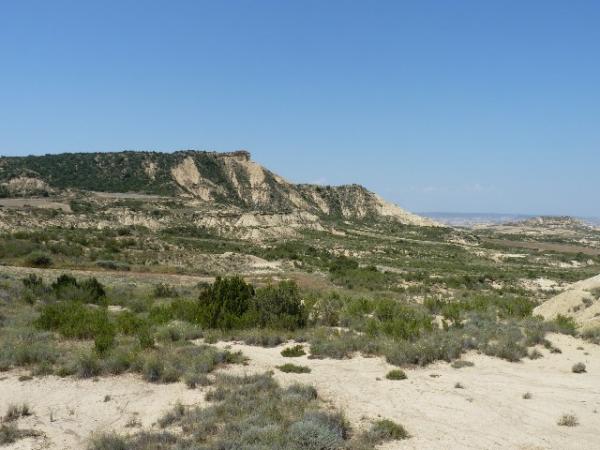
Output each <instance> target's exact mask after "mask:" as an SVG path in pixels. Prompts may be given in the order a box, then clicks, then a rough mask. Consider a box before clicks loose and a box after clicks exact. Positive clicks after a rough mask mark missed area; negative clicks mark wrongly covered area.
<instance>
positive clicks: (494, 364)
mask: <svg viewBox="0 0 600 450" xmlns="http://www.w3.org/2000/svg"><path fill="white" fill-rule="evenodd" d="M551 340H552V341H553V342H554V343H555V345H556V346H558V347H559V348H560V349H562V354H550V353H548V352H547V351H546V350H544V349H540V351H541V352H542V353H543V354H544V357H543V358H540V359H537V360H533V361H532V360H525V361H523V362H521V363H509V362H506V361H502V360H499V359H495V358H490V357H487V356H484V355H477V354H475V353H472V354H469V355H467V357H466V358H465V359H467V360H470V361H473V362H474V363H475V366H474V367H467V368H463V369H453V368H451V367H450V365H449V364H446V363H438V364H435V365H432V366H429V367H427V368H416V369H410V370H406V372H407V375H408V379H407V380H403V381H390V380H386V379H385V374H386V373H387V371H388V370H390V369H391V368H392V366H390V365H389V364H387V363H386V362H385V361H384V360H382V359H381V358H363V357H355V358H353V359H348V360H341V361H340V360H331V359H325V360H316V359H308V358H307V357H300V358H283V357H282V356H281V355H280V351H281V349H282V347H278V348H272V349H265V348H261V347H250V346H247V345H241V344H234V345H232V347H233V348H234V349H235V350H242V351H243V352H244V353H245V354H246V355H247V356H249V357H250V362H249V365H248V366H230V367H228V368H227V369H223V370H225V371H227V372H228V373H237V374H241V373H254V372H263V371H265V370H274V371H275V377H276V378H277V379H278V380H279V381H280V382H281V383H282V384H284V385H285V384H289V383H291V382H295V381H299V382H304V383H309V384H313V385H314V386H316V387H317V389H318V391H319V393H320V395H321V398H322V399H324V400H325V401H326V402H327V403H329V404H331V405H334V406H336V407H339V408H342V409H343V410H344V411H345V412H346V414H347V416H348V418H349V419H350V420H351V421H352V422H353V423H354V424H355V426H357V427H359V428H361V427H364V426H367V425H368V424H369V423H370V421H371V420H372V419H375V418H378V417H382V418H389V419H392V420H395V421H397V422H399V423H402V424H403V425H404V426H405V427H406V428H407V429H408V431H409V432H410V433H411V434H412V436H413V437H412V438H411V439H409V440H406V441H401V442H393V443H389V444H386V445H385V446H384V447H382V448H383V449H386V450H390V449H442V448H444V449H500V448H502V449H506V448H508V449H527V450H533V449H593V448H600V433H598V430H599V429H600V414H599V413H598V411H599V410H600V346H596V345H593V344H588V343H583V342H582V341H581V340H578V339H575V338H572V337H569V336H562V335H554V336H551ZM219 346H221V347H226V346H228V344H226V343H220V344H219ZM578 347H579V348H578ZM581 348H583V349H581ZM580 361H581V362H584V363H585V364H586V365H587V373H583V374H574V373H572V372H571V367H572V365H573V364H574V363H576V362H580ZM285 362H294V363H296V364H302V365H307V366H309V367H311V369H312V372H311V373H310V374H284V373H282V372H280V371H278V370H277V369H275V366H277V365H280V364H283V363H285ZM21 373H22V372H17V371H12V372H7V373H4V374H0V412H1V413H2V414H3V413H4V412H5V411H6V408H7V407H8V405H9V404H13V403H14V404H20V403H22V402H27V403H29V405H30V406H31V407H32V409H33V411H34V415H33V416H32V417H29V418H25V419H21V420H20V421H19V426H20V427H21V428H32V429H36V430H38V431H42V432H43V433H44V434H45V438H43V439H40V438H38V439H31V438H30V439H25V440H22V441H18V442H17V443H16V444H13V445H11V446H8V447H6V448H7V449H10V450H16V449H19V450H25V449H41V448H44V449H57V450H58V449H80V448H84V447H85V441H86V439H87V438H88V436H89V435H90V433H93V432H102V431H110V430H114V431H119V432H132V431H135V430H137V429H139V428H137V427H136V428H127V427H126V425H127V423H128V422H129V421H130V420H131V418H132V417H137V418H138V420H139V421H140V422H141V424H142V426H144V427H146V428H147V427H151V426H152V424H153V423H154V422H155V421H156V420H157V419H158V418H159V417H160V416H161V415H162V414H164V412H166V411H167V410H169V409H170V408H171V407H172V406H173V405H174V404H176V403H177V402H178V401H181V402H182V403H183V404H185V405H191V404H203V400H202V399H203V396H204V392H203V391H202V390H189V389H187V388H186V387H185V386H184V385H183V384H181V383H177V384H171V385H154V384H148V383H145V382H143V381H142V380H141V379H140V378H139V377H137V376H134V375H125V376H118V377H109V378H100V379H99V380H98V381H93V380H75V379H61V378H57V377H53V376H52V377H45V378H35V379H34V380H31V381H19V379H18V375H19V374H21ZM456 383H461V384H462V385H463V386H464V389H457V388H455V387H454V386H455V384H456ZM525 392H530V393H531V394H532V398H531V399H529V400H526V399H523V398H522V395H523V394H524V393H525ZM106 395H110V396H111V399H110V401H107V402H105V401H104V398H105V396H106ZM565 413H569V414H575V415H576V416H577V418H578V419H579V422H580V425H579V426H577V427H573V428H569V427H560V426H558V425H557V423H556V422H557V420H558V419H559V417H560V416H561V415H562V414H565ZM51 418H52V420H51Z"/></svg>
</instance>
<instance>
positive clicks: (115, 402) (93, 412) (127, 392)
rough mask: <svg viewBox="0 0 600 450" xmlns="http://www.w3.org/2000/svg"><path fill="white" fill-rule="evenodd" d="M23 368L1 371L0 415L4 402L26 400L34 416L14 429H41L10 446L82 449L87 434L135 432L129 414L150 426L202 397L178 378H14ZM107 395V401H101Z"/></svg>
mask: <svg viewBox="0 0 600 450" xmlns="http://www.w3.org/2000/svg"><path fill="white" fill-rule="evenodd" d="M22 373H23V372H17V371H11V372H7V373H3V374H0V375H1V376H0V414H1V415H4V413H5V412H6V409H7V408H8V405H10V404H16V405H20V404H22V403H23V402H26V403H27V404H29V405H30V407H31V409H32V411H33V415H32V416H30V417H26V418H22V419H20V420H19V421H18V422H17V423H18V426H19V428H22V429H26V428H28V429H34V430H37V431H41V432H43V433H44V436H43V437H41V438H27V439H23V440H20V441H17V442H16V443H14V444H11V445H9V446H7V447H3V448H6V449H10V450H26V449H27V450H29V449H55V450H63V449H83V448H85V447H86V442H87V440H88V438H89V437H90V435H91V433H101V432H109V431H117V432H125V433H127V432H135V431H136V430H138V429H139V426H135V427H128V426H127V424H128V422H130V421H131V420H132V418H133V419H136V420H137V421H139V423H140V425H141V426H143V427H150V426H151V425H152V424H153V423H154V422H155V421H156V420H157V419H158V418H160V417H161V416H162V415H163V414H164V413H165V412H166V411H168V410H169V409H171V408H172V407H173V406H174V405H175V404H176V403H177V402H178V401H181V403H182V404H184V405H190V404H199V403H202V402H203V397H204V392H203V391H201V390H190V389H188V388H187V387H186V386H185V385H184V384H183V383H175V384H167V385H157V384H150V383H146V382H144V381H143V380H142V379H141V378H140V377H138V376H134V375H122V376H118V377H107V378H99V379H98V380H97V381H93V380H77V379H73V378H59V377H55V376H50V377H44V378H34V379H33V380H30V381H19V375H21V374H22ZM106 395H110V400H108V401H105V397H106Z"/></svg>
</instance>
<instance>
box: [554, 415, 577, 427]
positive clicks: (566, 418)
mask: <svg viewBox="0 0 600 450" xmlns="http://www.w3.org/2000/svg"><path fill="white" fill-rule="evenodd" d="M557 424H558V425H559V426H561V427H576V426H577V425H579V420H578V419H577V417H576V416H575V415H573V414H563V415H562V416H561V417H560V418H559V419H558V422H557Z"/></svg>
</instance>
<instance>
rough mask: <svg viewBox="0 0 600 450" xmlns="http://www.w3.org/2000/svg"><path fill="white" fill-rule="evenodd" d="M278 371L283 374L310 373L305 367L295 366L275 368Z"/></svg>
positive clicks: (288, 365) (286, 365)
mask: <svg viewBox="0 0 600 450" xmlns="http://www.w3.org/2000/svg"><path fill="white" fill-rule="evenodd" d="M277 368H278V369H279V370H281V371H282V372H285V373H310V367H306V366H297V365H296V364H291V363H287V364H283V365H282V366H277Z"/></svg>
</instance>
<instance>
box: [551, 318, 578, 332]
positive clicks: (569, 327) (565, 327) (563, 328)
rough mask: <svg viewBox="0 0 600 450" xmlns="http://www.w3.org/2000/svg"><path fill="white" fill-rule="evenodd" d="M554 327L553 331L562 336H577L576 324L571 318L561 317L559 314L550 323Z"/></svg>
mask: <svg viewBox="0 0 600 450" xmlns="http://www.w3.org/2000/svg"><path fill="white" fill-rule="evenodd" d="M552 324H553V325H554V327H555V330H556V331H557V332H559V333H562V334H570V335H571V336H575V334H577V322H575V319H573V318H572V317H567V316H563V315H562V314H559V315H557V316H556V319H554V321H553V322H552Z"/></svg>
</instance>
